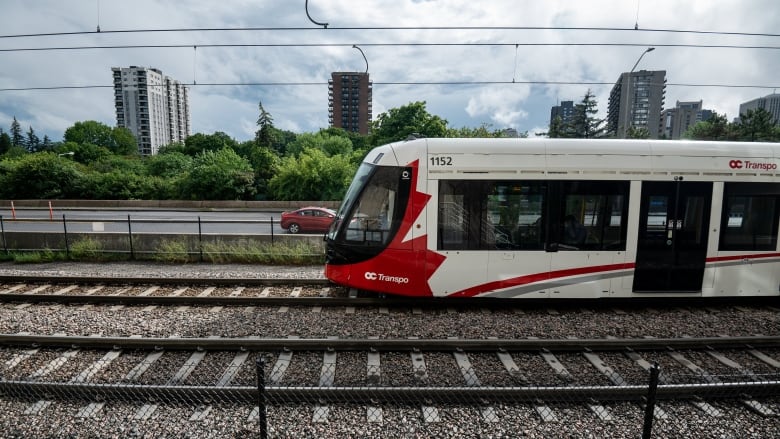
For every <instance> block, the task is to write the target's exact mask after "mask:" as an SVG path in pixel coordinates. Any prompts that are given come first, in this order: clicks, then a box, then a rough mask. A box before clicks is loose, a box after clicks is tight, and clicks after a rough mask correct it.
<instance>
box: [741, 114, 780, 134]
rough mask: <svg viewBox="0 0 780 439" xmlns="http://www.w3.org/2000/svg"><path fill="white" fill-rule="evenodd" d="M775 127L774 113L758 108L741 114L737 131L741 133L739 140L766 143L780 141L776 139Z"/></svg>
mask: <svg viewBox="0 0 780 439" xmlns="http://www.w3.org/2000/svg"><path fill="white" fill-rule="evenodd" d="M775 126H776V125H775V124H774V123H772V113H770V112H768V111H766V110H765V109H763V108H757V109H755V110H748V111H747V112H745V114H740V115H739V122H738V123H736V127H735V129H736V131H737V132H738V133H739V140H743V141H748V142H765V141H777V140H779V139H776V138H774V132H776V130H774V128H775Z"/></svg>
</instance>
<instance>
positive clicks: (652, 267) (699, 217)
mask: <svg viewBox="0 0 780 439" xmlns="http://www.w3.org/2000/svg"><path fill="white" fill-rule="evenodd" d="M711 202H712V183H710V182H683V181H682V179H679V180H677V181H672V182H669V181H663V182H660V181H649V182H648V181H646V182H643V183H642V197H641V207H640V212H639V215H640V217H639V233H638V241H637V251H636V265H635V270H634V286H633V290H634V291H635V292H700V291H701V289H702V280H703V277H704V266H705V262H706V257H707V237H708V230H709V219H710V205H711Z"/></svg>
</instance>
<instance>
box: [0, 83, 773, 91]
mask: <svg viewBox="0 0 780 439" xmlns="http://www.w3.org/2000/svg"><path fill="white" fill-rule="evenodd" d="M372 82H373V84H374V86H377V85H381V86H426V85H448V86H484V85H513V84H516V85H605V86H609V85H614V82H603V81H386V82H385V81H372ZM182 85H185V86H192V87H300V86H317V87H322V86H326V85H328V83H327V82H317V81H313V82H198V83H194V82H193V83H182ZM651 85H652V84H651ZM658 85H660V84H658ZM665 85H666V86H667V87H703V88H706V87H712V88H755V89H768V90H772V89H775V88H780V86H779V85H777V84H775V85H762V84H752V85H746V84H694V83H666V84H665ZM148 86H149V87H155V85H152V84H149V85H148ZM159 86H160V87H162V85H159ZM92 88H94V89H100V88H114V85H103V84H99V85H62V86H43V87H11V88H0V92H12V91H36V90H73V89H92Z"/></svg>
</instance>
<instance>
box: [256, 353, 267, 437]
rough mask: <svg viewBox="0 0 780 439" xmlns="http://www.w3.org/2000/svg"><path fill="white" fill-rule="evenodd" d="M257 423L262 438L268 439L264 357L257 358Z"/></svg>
mask: <svg viewBox="0 0 780 439" xmlns="http://www.w3.org/2000/svg"><path fill="white" fill-rule="evenodd" d="M255 364H256V366H257V408H258V411H257V422H258V423H259V424H260V438H261V439H268V418H267V416H266V415H267V413H266V404H267V403H268V395H266V393H265V360H263V356H262V355H258V356H257V361H256V363H255Z"/></svg>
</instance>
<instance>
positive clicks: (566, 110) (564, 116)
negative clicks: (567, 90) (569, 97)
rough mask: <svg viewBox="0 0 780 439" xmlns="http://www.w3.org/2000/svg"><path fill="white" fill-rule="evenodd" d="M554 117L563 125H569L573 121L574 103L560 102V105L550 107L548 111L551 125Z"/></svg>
mask: <svg viewBox="0 0 780 439" xmlns="http://www.w3.org/2000/svg"><path fill="white" fill-rule="evenodd" d="M556 117H560V118H561V122H562V123H563V124H564V125H566V124H570V123H571V122H572V120H574V101H561V104H560V105H556V106H554V107H552V108H551V109H550V123H551V124H552V122H553V121H554V120H555V118H556Z"/></svg>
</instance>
